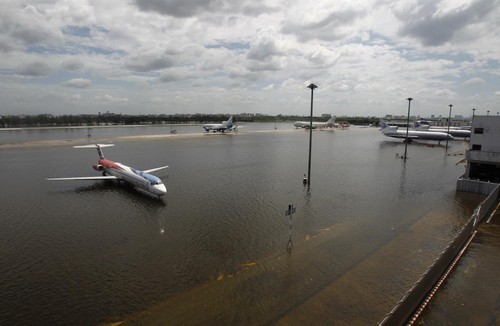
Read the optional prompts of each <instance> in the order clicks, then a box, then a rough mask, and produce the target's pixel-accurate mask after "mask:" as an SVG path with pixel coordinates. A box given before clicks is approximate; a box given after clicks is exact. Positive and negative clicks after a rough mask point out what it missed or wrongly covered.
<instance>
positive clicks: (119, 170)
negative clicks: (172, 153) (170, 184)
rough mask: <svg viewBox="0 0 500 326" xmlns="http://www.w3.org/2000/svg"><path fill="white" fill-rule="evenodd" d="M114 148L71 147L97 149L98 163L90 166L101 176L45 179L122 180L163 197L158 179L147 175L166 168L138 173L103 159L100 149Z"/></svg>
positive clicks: (161, 186)
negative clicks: (100, 173)
mask: <svg viewBox="0 0 500 326" xmlns="http://www.w3.org/2000/svg"><path fill="white" fill-rule="evenodd" d="M110 146H115V145H114V144H95V145H83V146H73V147H74V148H97V153H98V154H99V161H98V162H97V164H94V165H92V167H93V168H94V170H96V171H99V172H102V176H95V177H69V178H46V180H49V181H64V180H123V181H125V182H128V183H130V184H132V185H133V186H135V187H137V188H140V189H143V190H145V191H147V192H149V193H152V194H154V195H157V196H163V195H165V194H166V193H167V188H166V187H165V185H164V184H163V182H162V181H161V179H160V178H158V177H157V176H154V175H151V174H149V173H150V172H154V171H158V170H162V169H166V168H168V166H161V167H158V168H154V169H149V170H144V171H140V170H137V169H134V168H131V167H129V166H126V165H124V164H121V163H118V162H113V161H111V160H107V159H105V158H104V155H103V153H102V150H101V148H102V147H110Z"/></svg>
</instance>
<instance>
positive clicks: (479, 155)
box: [465, 116, 500, 183]
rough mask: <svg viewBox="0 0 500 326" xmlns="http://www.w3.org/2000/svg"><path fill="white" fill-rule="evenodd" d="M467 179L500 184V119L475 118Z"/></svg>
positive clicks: (489, 117)
mask: <svg viewBox="0 0 500 326" xmlns="http://www.w3.org/2000/svg"><path fill="white" fill-rule="evenodd" d="M467 161H468V164H467V168H466V173H465V174H466V177H467V178H470V179H478V180H482V181H488V182H495V183H498V182H500V117H499V116H474V119H473V120H472V130H471V137H470V148H469V150H468V151H467Z"/></svg>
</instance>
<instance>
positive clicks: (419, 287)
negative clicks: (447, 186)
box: [379, 184, 500, 325]
mask: <svg viewBox="0 0 500 326" xmlns="http://www.w3.org/2000/svg"><path fill="white" fill-rule="evenodd" d="M494 185H495V187H494V188H493V190H492V191H491V192H490V194H489V195H488V197H487V198H486V199H485V200H483V201H482V202H481V203H480V204H479V205H478V206H477V207H476V209H475V210H474V213H473V214H472V215H471V217H470V218H469V219H468V221H467V222H466V223H465V225H464V226H463V227H462V229H461V230H460V231H459V232H458V234H457V235H456V236H455V237H454V238H453V239H452V240H451V242H450V243H449V244H448V246H447V247H446V248H445V249H444V250H443V251H442V252H441V254H440V255H439V257H438V258H437V259H436V260H434V262H433V263H432V264H431V266H429V268H427V271H425V273H424V274H422V276H421V277H420V278H419V279H418V281H416V282H415V283H414V284H413V286H412V287H411V289H410V290H408V291H407V292H406V293H405V295H404V296H403V298H402V299H401V300H400V301H399V302H398V303H397V304H396V306H395V307H394V308H393V309H392V311H391V312H389V313H388V314H387V315H386V316H385V318H384V320H383V321H382V322H380V323H379V324H380V325H403V324H410V325H411V324H413V323H414V322H415V321H416V319H417V318H418V315H419V314H420V313H421V312H422V310H423V308H424V307H425V306H426V304H427V303H428V302H429V300H430V298H431V297H432V295H433V294H434V292H435V291H436V290H437V288H438V287H439V285H441V283H442V282H443V281H444V278H445V276H446V275H447V274H448V273H449V272H450V271H451V268H453V266H454V264H455V263H456V261H457V260H458V259H459V258H460V256H461V254H462V253H463V252H464V251H465V248H466V246H467V245H468V243H470V241H471V240H472V237H473V236H474V234H475V232H476V228H477V226H478V225H479V224H480V223H481V222H482V221H483V220H484V218H485V217H486V216H487V215H488V213H489V212H490V211H491V210H492V209H493V207H494V206H495V205H496V203H497V202H498V195H499V191H500V184H494Z"/></svg>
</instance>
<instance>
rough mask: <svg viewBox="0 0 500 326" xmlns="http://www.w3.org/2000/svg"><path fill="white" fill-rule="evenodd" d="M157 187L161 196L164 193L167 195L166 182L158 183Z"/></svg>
mask: <svg viewBox="0 0 500 326" xmlns="http://www.w3.org/2000/svg"><path fill="white" fill-rule="evenodd" d="M155 189H156V191H157V192H158V195H159V196H163V195H165V194H166V193H167V187H165V185H164V184H161V185H156V186H155Z"/></svg>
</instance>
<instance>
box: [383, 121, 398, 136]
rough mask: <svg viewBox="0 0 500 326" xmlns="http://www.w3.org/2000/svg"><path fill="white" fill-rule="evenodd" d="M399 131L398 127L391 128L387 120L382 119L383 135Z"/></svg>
mask: <svg viewBox="0 0 500 326" xmlns="http://www.w3.org/2000/svg"><path fill="white" fill-rule="evenodd" d="M397 129H398V127H396V126H389V125H388V124H387V122H386V121H385V120H382V119H381V120H380V130H382V133H383V134H387V133H389V132H391V131H393V132H394V131H395V130H397Z"/></svg>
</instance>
